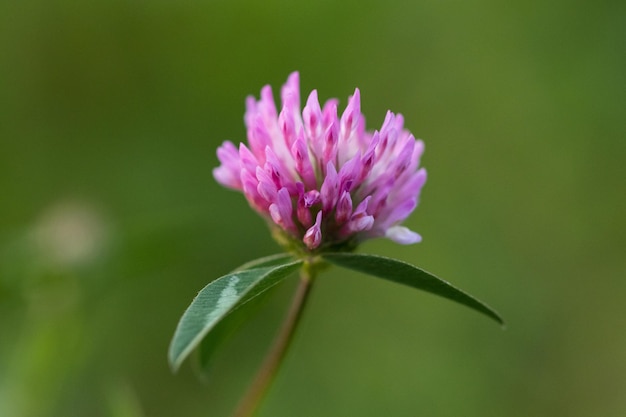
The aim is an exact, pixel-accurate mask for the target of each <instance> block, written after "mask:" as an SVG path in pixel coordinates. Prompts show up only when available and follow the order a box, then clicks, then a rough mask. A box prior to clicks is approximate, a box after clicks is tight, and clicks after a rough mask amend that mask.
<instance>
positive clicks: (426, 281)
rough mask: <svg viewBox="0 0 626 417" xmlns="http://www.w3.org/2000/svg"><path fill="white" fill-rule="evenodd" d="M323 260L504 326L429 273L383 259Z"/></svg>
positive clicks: (330, 256) (336, 256)
mask: <svg viewBox="0 0 626 417" xmlns="http://www.w3.org/2000/svg"><path fill="white" fill-rule="evenodd" d="M322 258H323V259H325V260H326V261H328V262H330V263H332V264H335V265H338V266H342V267H344V268H348V269H352V270H354V271H359V272H363V273H365V274H368V275H373V276H376V277H379V278H384V279H386V280H389V281H393V282H397V283H399V284H404V285H408V286H409V287H413V288H417V289H420V290H423V291H426V292H430V293H432V294H436V295H439V296H441V297H444V298H447V299H449V300H453V301H456V302H457V303H461V304H463V305H465V306H467V307H469V308H472V309H474V310H476V311H479V312H481V313H483V314H485V315H487V316H489V317H491V318H492V319H494V320H495V321H497V322H498V323H500V324H501V325H503V326H504V321H503V320H502V317H500V315H499V314H498V313H497V312H496V311H495V310H494V309H492V308H491V307H489V306H488V305H486V304H485V303H483V302H482V301H479V300H477V299H476V298H474V297H472V296H471V295H469V294H467V293H465V292H463V291H461V290H460V289H458V288H456V287H454V286H453V285H452V284H450V283H449V282H447V281H444V280H443V279H441V278H438V277H436V276H435V275H433V274H431V273H430V272H426V271H424V270H423V269H420V268H418V267H416V266H413V265H411V264H408V263H406V262H402V261H398V260H396V259H391V258H386V257H382V256H375V255H365V254H354V253H326V254H323V255H322Z"/></svg>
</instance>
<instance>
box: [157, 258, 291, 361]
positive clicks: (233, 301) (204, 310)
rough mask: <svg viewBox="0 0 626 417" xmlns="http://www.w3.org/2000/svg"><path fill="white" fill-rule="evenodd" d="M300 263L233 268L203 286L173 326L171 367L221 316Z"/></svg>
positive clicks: (260, 291)
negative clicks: (243, 268) (234, 269)
mask: <svg viewBox="0 0 626 417" xmlns="http://www.w3.org/2000/svg"><path fill="white" fill-rule="evenodd" d="M301 264H302V261H294V262H290V263H288V264H284V265H278V266H268V267H260V268H254V269H248V270H244V271H234V272H231V273H230V274H227V275H224V276H223V277H220V278H218V279H216V280H215V281H213V282H211V283H210V284H209V285H207V286H206V287H204V288H203V289H202V290H201V291H200V292H199V293H198V295H197V296H196V298H194V300H193V301H192V302H191V305H189V307H188V308H187V310H186V311H185V313H184V314H183V316H182V317H181V319H180V321H179V322H178V326H177V327H176V332H175V333H174V337H173V339H172V342H171V344H170V349H169V355H168V357H169V362H170V366H171V367H172V369H173V370H175V371H176V370H177V369H178V368H179V367H180V365H181V363H182V362H183V361H184V360H185V358H186V357H187V356H189V354H190V353H191V352H192V351H193V349H194V348H196V347H197V346H198V344H199V343H200V342H201V341H202V339H203V338H204V337H205V336H207V334H208V333H209V332H210V331H211V330H212V329H213V328H214V327H215V326H216V325H217V324H218V323H219V322H220V321H221V320H222V319H224V317H226V316H227V315H228V314H229V313H231V312H232V311H234V310H235V309H237V308H239V307H240V306H242V305H244V304H245V303H246V302H248V301H250V300H251V299H253V298H254V297H256V296H258V295H259V294H261V293H263V292H264V291H266V290H268V289H269V288H271V287H272V286H274V285H276V284H278V283H279V282H280V281H281V280H283V279H284V278H285V277H287V275H289V274H291V273H292V272H294V271H295V270H296V269H298V268H299V267H300V265H301Z"/></svg>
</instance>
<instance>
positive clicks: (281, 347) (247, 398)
mask: <svg viewBox="0 0 626 417" xmlns="http://www.w3.org/2000/svg"><path fill="white" fill-rule="evenodd" d="M313 269H314V268H313V267H312V265H311V264H309V263H305V264H304V266H303V268H302V271H301V273H300V283H299V284H298V288H297V289H296V292H295V294H294V297H293V300H292V301H291V306H290V307H289V310H288V311H287V314H286V315H285V319H284V321H283V323H282V325H281V328H280V330H279V331H278V334H277V335H276V337H275V339H274V342H273V344H272V346H271V348H270V350H269V351H268V353H267V355H266V356H265V359H264V361H263V364H262V365H261V367H260V368H259V370H258V372H257V374H256V376H255V378H254V381H253V382H252V383H251V384H250V387H249V388H248V391H247V392H246V394H245V395H244V397H243V398H242V399H241V401H240V402H239V405H238V406H237V408H236V409H235V412H234V413H233V414H232V417H251V416H252V415H254V413H255V412H256V410H257V409H258V407H259V405H260V404H261V401H262V400H263V397H264V396H265V394H266V393H267V391H268V389H269V388H270V385H271V383H272V381H273V380H274V377H275V376H276V373H277V371H278V368H279V367H280V364H281V362H282V360H283V358H284V357H285V353H286V352H287V349H288V348H289V345H290V343H291V340H292V339H293V334H294V331H295V329H296V327H297V326H298V322H299V321H300V317H301V316H302V311H303V310H304V306H305V305H306V301H307V299H308V296H309V294H310V291H311V286H312V284H313V279H314V275H315V274H314V272H313Z"/></svg>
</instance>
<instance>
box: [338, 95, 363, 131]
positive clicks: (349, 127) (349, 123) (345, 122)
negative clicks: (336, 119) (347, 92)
mask: <svg viewBox="0 0 626 417" xmlns="http://www.w3.org/2000/svg"><path fill="white" fill-rule="evenodd" d="M360 116H361V92H360V91H359V89H358V88H357V89H355V90H354V95H352V97H350V98H349V99H348V106H347V107H346V109H345V110H344V112H343V115H342V116H341V138H342V139H344V140H345V139H347V138H348V137H349V136H350V135H351V134H352V132H353V131H354V130H356V127H357V124H358V121H359V117H360Z"/></svg>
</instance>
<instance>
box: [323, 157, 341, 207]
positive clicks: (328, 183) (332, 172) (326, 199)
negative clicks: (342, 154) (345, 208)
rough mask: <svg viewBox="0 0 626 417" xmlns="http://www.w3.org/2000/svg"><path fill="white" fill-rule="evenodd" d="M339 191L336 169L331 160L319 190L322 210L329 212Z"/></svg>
mask: <svg viewBox="0 0 626 417" xmlns="http://www.w3.org/2000/svg"><path fill="white" fill-rule="evenodd" d="M338 191H339V182H338V177H337V170H336V169H335V165H334V164H333V163H332V162H329V163H328V165H327V168H326V178H325V179H324V183H323V184H322V188H321V190H320V197H321V199H322V208H323V210H324V212H327V213H328V212H330V211H331V210H332V208H333V207H334V206H335V203H336V202H337V193H338Z"/></svg>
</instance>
